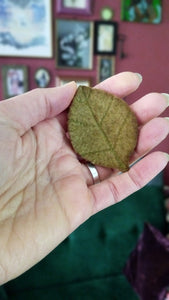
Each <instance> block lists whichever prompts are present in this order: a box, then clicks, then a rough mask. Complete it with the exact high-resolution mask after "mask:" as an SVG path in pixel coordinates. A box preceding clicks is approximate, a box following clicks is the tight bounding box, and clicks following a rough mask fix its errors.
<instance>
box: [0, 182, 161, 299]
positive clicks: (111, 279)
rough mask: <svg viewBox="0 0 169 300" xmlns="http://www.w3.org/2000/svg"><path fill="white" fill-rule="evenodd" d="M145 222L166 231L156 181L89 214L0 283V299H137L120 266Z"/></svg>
mask: <svg viewBox="0 0 169 300" xmlns="http://www.w3.org/2000/svg"><path fill="white" fill-rule="evenodd" d="M144 222H150V223H151V224H152V225H154V226H155V227H156V228H158V229H160V230H161V232H165V219H164V199H163V192H162V189H161V188H160V187H157V186H146V187H145V188H143V189H142V190H140V191H138V192H136V193H135V194H133V195H132V196H130V197H128V198H127V199H126V200H125V201H122V202H121V203H118V204H116V205H114V206H112V207H109V208H107V209H105V210H104V211H102V212H100V213H98V214H96V215H95V216H93V217H92V218H90V219H89V220H88V221H86V222H85V223H84V224H83V225H81V226H80V227H79V228H78V229H77V230H76V231H75V232H73V233H72V234H71V235H70V236H69V237H68V238H67V239H66V240H65V241H64V242H63V243H62V244H60V245H59V246H58V247H57V248H56V249H55V250H54V251H53V252H52V253H50V254H49V255H48V256H47V257H45V258H44V259H43V260H42V261H41V262H40V263H38V264H37V265H36V266H34V267H33V268H32V269H30V270H29V271H27V272H25V273H24V274H23V275H21V276H20V277H18V278H16V279H15V280H12V281H10V282H8V283H7V284H5V285H4V286H2V287H1V289H0V299H12V300H23V299H24V300H30V299H41V300H55V299H56V300H65V299H66V300H67V299H69V300H70V299H72V300H83V299H84V300H90V299H91V300H99V299H104V300H109V299H110V300H112V299H113V300H122V299H125V300H137V299H138V297H137V296H136V294H135V292H134V291H133V289H132V287H131V286H130V284H129V283H128V281H127V279H126V278H125V276H124V275H123V268H124V265H125V262H126V261H127V259H128V257H129V254H130V252H131V251H132V250H133V249H134V247H135V245H136V243H137V241H138V238H139V236H140V234H141V233H142V231H143V227H144Z"/></svg>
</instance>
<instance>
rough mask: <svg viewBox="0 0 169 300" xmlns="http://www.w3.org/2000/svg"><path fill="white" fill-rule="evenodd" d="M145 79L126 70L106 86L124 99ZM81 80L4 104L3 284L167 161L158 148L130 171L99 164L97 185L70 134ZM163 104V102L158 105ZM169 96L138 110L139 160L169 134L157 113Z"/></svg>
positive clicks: (148, 99) (149, 99) (0, 148)
mask: <svg viewBox="0 0 169 300" xmlns="http://www.w3.org/2000/svg"><path fill="white" fill-rule="evenodd" d="M139 84H140V79H139V77H138V75H137V74H134V73H129V72H125V73H121V74H118V75H116V76H114V77H112V78H110V79H108V80H106V81H104V82H103V83H101V84H100V85H99V86H98V87H99V88H101V89H104V90H107V91H109V92H113V93H115V94H116V95H118V96H121V97H124V96H126V95H128V94H130V93H131V92H132V91H134V90H135V89H136V88H137V87H138V86H139ZM75 91H76V84H75V83H70V84H68V85H66V86H64V87H61V88H51V89H42V90H39V89H37V90H34V91H31V92H28V93H26V94H24V95H21V96H18V97H15V98H13V99H9V100H6V101H2V102H1V103H0V168H1V175H0V232H1V235H0V283H4V282H6V281H8V280H10V279H12V278H15V277H16V276H18V275H20V274H21V273H23V272H24V271H25V270H27V269H29V268H30V267H31V266H32V265H34V264H35V263H37V262H38V261H39V260H41V259H42V258H43V257H44V256H45V255H47V254H48V253H49V252H50V251H52V250H53V249H54V248H55V247H56V246H57V245H58V244H59V243H60V242H61V241H62V240H63V239H65V238H66V236H68V235H69V234H70V233H71V232H72V231H73V230H74V229H75V228H77V227H78V226H79V225H80V224H81V223H82V222H84V221H85V220H86V219H88V218H89V217H90V216H91V215H93V214H94V213H96V212H97V211H99V210H101V209H104V208H106V207H107V206H109V205H111V204H114V203H116V202H118V201H120V200H122V199H123V198H125V197H126V196H128V195H129V194H131V193H133V192H134V191H136V190H137V189H139V188H141V187H142V186H143V185H145V184H146V183H147V182H148V181H149V180H151V179H152V178H153V177H154V176H155V175H157V174H158V173H159V172H160V171H161V170H162V169H163V168H164V167H165V166H166V164H167V162H168V157H167V155H166V154H165V153H162V152H154V153H151V154H149V155H147V156H146V157H144V159H142V160H141V161H139V162H138V163H137V164H135V165H134V166H133V167H132V168H131V169H130V170H129V171H128V172H126V173H123V174H118V173H117V172H116V171H113V170H110V169H109V170H108V169H105V168H101V167H98V172H99V175H100V179H101V182H100V183H99V184H96V185H93V182H92V177H91V175H90V172H89V170H88V169H87V167H86V166H85V165H84V164H82V163H80V162H79V160H78V158H77V156H76V154H75V153H74V151H73V149H72V147H71V144H70V142H69V139H68V137H67V135H66V121H67V112H66V109H67V108H68V106H69V104H70V103H71V100H72V98H73V95H74V93H75ZM157 103H158V105H157ZM166 107H167V98H166V97H164V96H163V95H161V94H155V93H153V94H149V95H147V96H145V97H143V98H142V99H140V100H138V101H137V102H136V103H134V104H133V105H132V106H131V108H132V109H133V111H134V112H135V114H136V116H137V118H138V122H139V123H140V133H139V140H138V145H137V149H136V152H135V153H134V155H133V157H132V158H131V162H132V161H135V160H138V159H139V158H140V157H142V156H144V155H145V154H146V153H147V152H149V151H150V150H152V149H153V148H154V147H155V146H156V145H158V144H159V143H160V142H161V141H162V140H163V139H164V138H165V137H166V136H167V134H168V132H169V122H168V121H167V120H166V119H163V118H157V117H158V115H159V114H161V113H162V112H163V111H164V110H165V108H166Z"/></svg>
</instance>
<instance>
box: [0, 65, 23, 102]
mask: <svg viewBox="0 0 169 300" xmlns="http://www.w3.org/2000/svg"><path fill="white" fill-rule="evenodd" d="M2 82H3V96H4V98H5V99H7V98H10V97H14V96H16V95H20V94H23V93H25V92H26V91H27V90H28V69H27V67H26V66H23V65H4V66H2Z"/></svg>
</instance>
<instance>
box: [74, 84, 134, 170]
mask: <svg viewBox="0 0 169 300" xmlns="http://www.w3.org/2000/svg"><path fill="white" fill-rule="evenodd" d="M68 130H69V135H70V139H71V143H72V146H73V148H74V150H75V152H76V153H78V154H79V155H80V156H81V157H82V158H83V159H85V160H87V161H90V162H91V163H93V164H95V165H100V166H103V167H108V168H115V169H119V170H120V171H126V170H128V168H129V158H130V156H131V154H132V153H133V151H134V148H135V146H136V143H137V136H138V125H137V120H136V117H135V115H134V113H133V112H132V111H131V110H130V108H129V106H128V105H127V104H126V102H125V101H123V100H122V99H120V98H118V97H116V96H114V95H112V94H109V93H107V92H105V91H102V90H99V89H92V88H89V87H86V86H80V87H79V88H78V90H77V92H76V94H75V97H74V99H73V101H72V104H71V107H70V110H69V115H68Z"/></svg>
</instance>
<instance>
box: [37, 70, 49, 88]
mask: <svg viewBox="0 0 169 300" xmlns="http://www.w3.org/2000/svg"><path fill="white" fill-rule="evenodd" d="M50 79H51V78H50V73H49V71H48V70H47V69H46V68H38V69H37V70H36V72H35V82H36V84H37V86H38V87H40V88H45V87H47V86H48V84H49V82H50Z"/></svg>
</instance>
